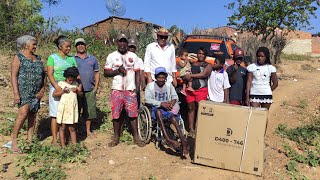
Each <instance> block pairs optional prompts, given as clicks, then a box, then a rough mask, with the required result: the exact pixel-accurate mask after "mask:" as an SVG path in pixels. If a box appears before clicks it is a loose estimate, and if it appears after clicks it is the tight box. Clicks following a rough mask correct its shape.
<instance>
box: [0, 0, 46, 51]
mask: <svg viewBox="0 0 320 180" xmlns="http://www.w3.org/2000/svg"><path fill="white" fill-rule="evenodd" d="M41 9H42V3H41V2H39V1H38V0H11V1H10V0H7V1H0V29H1V31H0V42H2V44H5V45H8V44H13V42H14V40H15V39H16V38H17V37H19V36H21V35H24V34H34V33H35V32H37V31H39V30H40V29H41V28H42V25H43V23H44V22H45V19H44V18H43V17H42V16H41V15H40V11H41Z"/></svg>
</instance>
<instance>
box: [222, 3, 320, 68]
mask: <svg viewBox="0 0 320 180" xmlns="http://www.w3.org/2000/svg"><path fill="white" fill-rule="evenodd" d="M319 4H320V0H264V1H261V0H237V1H236V2H233V3H230V4H229V5H228V9H229V10H233V15H231V16H230V17H228V18H229V23H228V25H231V26H235V27H236V28H237V29H238V30H239V31H240V32H242V33H243V32H246V33H247V34H246V36H248V33H249V36H251V37H252V39H255V41H253V43H251V45H247V44H245V43H244V44H243V46H250V47H244V48H246V49H250V51H254V50H256V49H257V48H258V47H259V46H261V45H263V46H266V47H268V48H269V49H270V50H271V52H272V56H273V58H272V59H273V62H274V63H281V61H280V54H281V52H282V50H283V49H284V48H285V46H286V45H287V43H288V39H287V38H286V35H287V34H288V32H290V31H293V30H297V29H298V30H301V29H307V28H311V27H310V22H309V20H310V17H315V18H316V14H315V12H316V10H317V6H319ZM250 33H251V35H250Z"/></svg>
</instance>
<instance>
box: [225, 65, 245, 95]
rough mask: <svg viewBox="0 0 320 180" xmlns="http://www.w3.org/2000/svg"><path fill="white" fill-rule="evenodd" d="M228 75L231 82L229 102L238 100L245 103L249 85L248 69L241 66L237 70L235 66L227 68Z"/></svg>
mask: <svg viewBox="0 0 320 180" xmlns="http://www.w3.org/2000/svg"><path fill="white" fill-rule="evenodd" d="M227 73H228V76H229V82H230V85H231V87H230V93H229V98H230V99H229V100H230V101H233V100H237V101H243V100H244V98H245V90H246V83H247V74H248V71H247V69H246V68H244V67H242V66H239V67H238V69H237V70H236V69H235V68H234V65H232V66H229V67H228V68H227ZM232 76H235V81H234V82H233V81H232V79H233V78H232Z"/></svg>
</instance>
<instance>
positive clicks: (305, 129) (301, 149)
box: [276, 102, 320, 179]
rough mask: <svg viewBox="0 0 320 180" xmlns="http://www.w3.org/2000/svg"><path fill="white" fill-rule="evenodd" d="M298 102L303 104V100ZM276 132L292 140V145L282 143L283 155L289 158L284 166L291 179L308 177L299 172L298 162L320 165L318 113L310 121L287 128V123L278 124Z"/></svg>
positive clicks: (312, 165) (319, 117) (319, 122)
mask: <svg viewBox="0 0 320 180" xmlns="http://www.w3.org/2000/svg"><path fill="white" fill-rule="evenodd" d="M300 104H305V102H303V103H300ZM300 106H301V108H305V107H306V106H305V105H303V106H302V105H300ZM276 133H277V134H278V135H279V136H280V137H283V138H287V139H289V140H291V141H293V142H294V145H289V143H285V144H284V145H283V149H284V152H285V155H286V156H287V157H288V158H290V162H289V164H288V165H287V166H286V168H287V173H288V174H289V175H290V176H291V179H308V178H307V177H306V176H304V175H303V174H301V173H300V172H299V169H298V166H299V164H306V165H308V166H311V167H319V166H320V115H319V114H317V115H315V116H313V117H312V121H311V123H309V124H304V125H302V126H299V127H296V128H288V125H287V124H279V125H278V127H277V129H276ZM294 147H295V148H294Z"/></svg>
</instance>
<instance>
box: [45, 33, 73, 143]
mask: <svg viewBox="0 0 320 180" xmlns="http://www.w3.org/2000/svg"><path fill="white" fill-rule="evenodd" d="M54 43H55V44H56V46H57V48H58V52H57V53H54V54H52V55H50V56H49V58H48V62H47V66H48V78H49V81H50V93H49V107H50V117H51V133H52V143H54V144H55V143H57V133H58V124H57V120H56V117H57V110H58V106H59V101H60V98H57V97H53V96H52V93H53V91H54V90H55V89H61V88H60V86H59V85H58V82H59V81H63V80H65V77H64V76H63V72H64V71H65V70H66V69H68V68H69V67H72V66H75V67H77V63H76V60H75V59H74V57H73V56H69V55H68V54H69V52H70V49H71V41H70V40H69V39H68V37H66V36H63V35H61V36H59V37H58V38H57V39H56V40H55V41H54Z"/></svg>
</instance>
